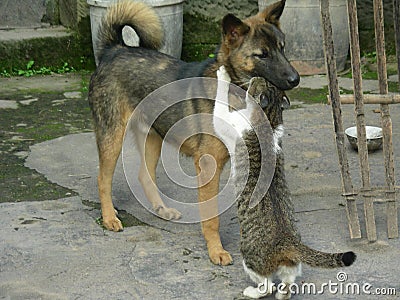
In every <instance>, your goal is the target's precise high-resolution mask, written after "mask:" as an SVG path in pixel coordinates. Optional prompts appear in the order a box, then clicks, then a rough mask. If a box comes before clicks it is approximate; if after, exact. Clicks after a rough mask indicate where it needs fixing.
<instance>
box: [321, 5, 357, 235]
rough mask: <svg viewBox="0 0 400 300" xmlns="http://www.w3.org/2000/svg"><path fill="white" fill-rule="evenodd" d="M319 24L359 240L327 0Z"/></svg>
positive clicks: (351, 219)
mask: <svg viewBox="0 0 400 300" xmlns="http://www.w3.org/2000/svg"><path fill="white" fill-rule="evenodd" d="M320 8H321V23H322V27H323V41H324V51H325V64H326V69H327V73H328V85H329V97H330V99H332V116H333V124H334V127H335V136H336V150H337V153H338V158H339V166H340V172H341V176H342V187H343V190H344V196H345V198H346V214H347V220H348V224H349V231H350V237H351V238H361V230H360V223H359V220H358V213H357V206H356V201H355V198H354V190H353V183H352V181H351V176H350V170H349V162H348V159H347V154H346V146H345V137H344V128H343V120H342V109H341V106H340V100H339V99H340V95H339V85H338V81H337V71H336V59H335V49H334V45H333V34H332V24H331V20H330V13H329V0H321V1H320Z"/></svg>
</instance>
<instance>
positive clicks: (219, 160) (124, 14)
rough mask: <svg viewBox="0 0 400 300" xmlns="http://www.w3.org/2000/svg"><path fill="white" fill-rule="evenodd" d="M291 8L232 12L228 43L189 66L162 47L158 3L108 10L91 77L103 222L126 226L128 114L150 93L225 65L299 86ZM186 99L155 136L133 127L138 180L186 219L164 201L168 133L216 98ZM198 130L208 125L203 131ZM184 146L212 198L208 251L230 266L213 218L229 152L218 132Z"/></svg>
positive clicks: (174, 214)
mask: <svg viewBox="0 0 400 300" xmlns="http://www.w3.org/2000/svg"><path fill="white" fill-rule="evenodd" d="M284 6H285V1H284V0H282V1H280V2H277V3H275V4H272V5H270V6H269V7H267V8H266V9H265V10H264V11H262V12H260V13H258V14H257V15H255V16H252V17H249V18H247V19H245V20H243V21H242V20H240V19H238V18H237V17H235V16H234V15H232V14H228V15H226V16H225V17H224V18H223V21H222V41H221V45H220V47H219V50H218V54H217V55H216V58H214V59H208V60H206V61H203V62H200V63H190V64H189V63H185V62H183V61H181V60H178V59H175V58H173V57H170V56H168V55H165V54H162V53H160V52H158V51H157V49H158V48H159V47H160V46H161V44H162V40H163V34H162V29H161V26H160V21H159V19H158V17H157V15H156V14H155V12H154V11H153V10H152V9H151V8H149V7H148V6H146V5H144V4H142V3H138V2H132V1H125V2H119V3H117V4H116V5H114V6H112V7H110V8H109V9H108V11H107V13H106V15H105V17H104V19H103V21H102V24H101V26H100V29H99V36H98V43H99V45H98V46H99V48H100V49H101V53H100V56H99V61H100V63H99V66H98V67H97V70H96V71H95V72H94V74H93V75H92V78H91V81H90V88H89V104H90V107H91V110H92V114H93V119H94V130H95V134H96V141H97V147H98V154H99V164H100V168H99V175H98V189H99V197H100V202H101V210H102V217H103V224H104V226H105V227H106V228H107V229H109V230H113V231H120V230H122V224H121V222H120V221H119V220H118V218H117V216H116V213H115V210H114V207H113V203H112V199H111V190H112V178H113V174H114V170H115V165H116V162H117V159H118V157H119V155H120V152H121V148H122V143H123V138H124V133H125V128H126V126H127V123H128V121H129V118H130V116H131V115H132V113H133V111H134V110H135V107H136V106H137V105H138V104H139V103H140V101H141V100H142V99H144V98H145V97H146V96H147V95H148V94H150V93H151V92H152V91H154V90H156V89H157V88H159V87H161V86H163V85H165V84H168V83H171V82H173V81H175V80H178V79H182V78H188V77H214V78H215V77H216V71H217V70H218V68H219V67H220V66H222V65H223V66H225V69H226V70H227V72H228V74H229V76H230V77H231V80H232V83H234V84H236V85H239V86H242V87H244V88H246V86H247V84H248V82H249V81H250V79H251V78H252V77H254V76H259V77H263V78H265V79H266V80H267V81H269V82H271V83H272V84H274V85H275V86H276V87H278V88H279V89H282V90H288V89H291V88H293V87H295V86H297V85H298V83H299V81H300V78H299V74H298V73H297V71H296V70H295V69H294V68H293V67H292V66H291V65H290V63H289V62H288V60H287V59H286V57H285V55H284V45H285V43H284V34H283V33H282V31H281V30H280V28H279V18H280V16H281V14H282V12H283V9H284ZM125 25H128V26H131V27H132V28H133V29H134V30H135V31H136V33H137V34H138V36H139V39H140V42H139V47H128V46H126V45H125V44H124V41H123V38H122V29H123V27H124V26H125ZM181 103H182V104H181V106H180V107H179V109H173V110H166V111H165V112H163V113H162V115H160V117H159V118H158V119H157V120H156V121H155V122H154V124H151V126H152V127H151V130H150V132H149V134H147V132H145V131H144V130H142V128H141V126H137V127H135V128H133V131H134V133H135V136H136V142H137V144H138V148H139V152H140V155H141V166H140V170H139V181H140V183H141V185H142V187H143V189H144V192H145V195H146V197H147V199H148V200H149V201H150V202H151V204H152V207H153V209H154V211H155V212H156V213H157V214H158V215H159V216H160V217H161V218H164V219H169V220H170V219H177V218H179V217H180V213H179V212H178V211H177V210H176V209H174V208H169V207H167V206H166V205H165V204H164V203H163V201H162V200H161V198H160V195H159V193H158V190H157V186H156V183H155V182H156V166H157V163H158V159H159V156H160V151H161V144H162V139H163V137H164V136H165V134H166V133H167V132H168V129H169V128H170V127H171V126H172V125H173V124H175V123H176V122H177V121H179V120H181V119H182V118H184V117H185V116H188V115H191V114H200V113H208V114H212V113H213V106H214V102H213V101H209V100H197V101H194V100H190V101H184V102H181ZM196 126H198V124H196ZM201 126H210V124H203V125H201ZM211 126H212V125H211ZM198 132H207V131H203V130H201V129H200V130H198ZM180 151H181V152H182V153H184V154H186V155H188V156H192V157H193V159H194V163H195V167H196V171H197V174H198V181H199V182H198V183H199V188H198V200H199V202H204V201H207V200H210V199H211V200H213V201H211V202H212V203H213V204H212V205H211V206H207V209H201V210H200V214H201V217H202V220H204V221H202V223H201V226H202V232H203V235H204V238H205V240H206V243H207V248H208V253H209V257H210V259H211V261H212V262H213V263H214V264H221V265H227V264H230V263H231V262H232V258H231V256H230V254H229V253H228V252H227V251H225V250H224V248H223V247H222V244H221V240H220V235H219V219H218V217H213V216H216V215H217V213H216V210H217V205H216V195H217V194H218V190H219V178H220V173H221V171H222V169H223V167H224V165H225V163H226V161H227V160H228V159H229V153H228V151H227V149H226V147H225V146H224V144H223V143H222V142H221V141H220V140H219V139H217V138H216V137H215V136H212V135H208V134H201V133H200V134H196V135H193V136H191V137H190V138H188V139H186V140H185V142H184V143H183V144H182V146H181V147H180ZM208 155H211V156H212V157H213V158H214V159H215V162H216V165H217V166H216V170H215V171H214V174H213V176H212V178H211V179H210V180H209V179H207V178H205V176H206V177H207V175H209V174H207V170H208V169H210V168H211V167H212V168H214V165H212V166H211V165H210V164H209V163H208V162H207V160H204V159H201V158H202V157H207V156H208ZM202 170H203V171H205V172H202ZM209 173H210V172H209Z"/></svg>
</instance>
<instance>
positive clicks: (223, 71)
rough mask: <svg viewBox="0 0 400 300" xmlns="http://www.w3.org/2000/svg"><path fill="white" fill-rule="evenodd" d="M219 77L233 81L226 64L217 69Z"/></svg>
mask: <svg viewBox="0 0 400 300" xmlns="http://www.w3.org/2000/svg"><path fill="white" fill-rule="evenodd" d="M217 78H218V80H223V81H227V82H231V77H230V76H229V74H228V72H227V71H226V69H225V67H224V66H220V67H219V69H218V70H217Z"/></svg>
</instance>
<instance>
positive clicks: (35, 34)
mask: <svg viewBox="0 0 400 300" xmlns="http://www.w3.org/2000/svg"><path fill="white" fill-rule="evenodd" d="M68 36H71V31H70V30H68V29H67V28H65V27H64V26H50V27H46V28H16V29H3V30H0V43H7V42H14V41H23V40H30V39H41V38H60V37H68Z"/></svg>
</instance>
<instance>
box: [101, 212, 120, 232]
mask: <svg viewBox="0 0 400 300" xmlns="http://www.w3.org/2000/svg"><path fill="white" fill-rule="evenodd" d="M103 226H104V227H105V228H106V229H108V230H111V231H115V232H117V231H122V230H123V229H124V227H123V226H122V223H121V221H120V220H119V219H118V218H117V217H116V216H115V215H114V216H110V217H107V216H103Z"/></svg>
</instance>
